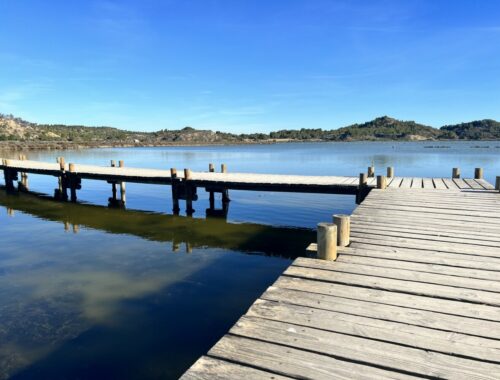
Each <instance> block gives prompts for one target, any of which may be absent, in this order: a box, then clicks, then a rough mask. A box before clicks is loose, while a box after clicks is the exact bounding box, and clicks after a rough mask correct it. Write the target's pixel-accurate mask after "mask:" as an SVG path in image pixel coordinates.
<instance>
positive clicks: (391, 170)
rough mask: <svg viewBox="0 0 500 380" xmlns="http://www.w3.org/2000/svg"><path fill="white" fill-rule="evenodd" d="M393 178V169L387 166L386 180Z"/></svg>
mask: <svg viewBox="0 0 500 380" xmlns="http://www.w3.org/2000/svg"><path fill="white" fill-rule="evenodd" d="M393 177H394V167H392V166H388V167H387V178H393Z"/></svg>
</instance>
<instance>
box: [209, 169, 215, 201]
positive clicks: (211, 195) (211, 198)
mask: <svg viewBox="0 0 500 380" xmlns="http://www.w3.org/2000/svg"><path fill="white" fill-rule="evenodd" d="M208 172H209V173H213V172H215V167H214V164H212V163H210V164H208ZM208 199H209V202H210V209H211V210H213V209H215V195H214V192H213V191H210V193H209V197H208Z"/></svg>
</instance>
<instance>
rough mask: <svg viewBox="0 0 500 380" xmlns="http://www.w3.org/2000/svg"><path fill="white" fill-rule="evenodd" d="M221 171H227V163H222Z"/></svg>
mask: <svg viewBox="0 0 500 380" xmlns="http://www.w3.org/2000/svg"><path fill="white" fill-rule="evenodd" d="M220 172H221V173H227V166H226V164H221V166H220Z"/></svg>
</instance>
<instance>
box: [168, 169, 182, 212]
mask: <svg viewBox="0 0 500 380" xmlns="http://www.w3.org/2000/svg"><path fill="white" fill-rule="evenodd" d="M170 179H171V181H172V204H173V205H172V211H173V212H174V215H179V212H180V210H181V208H180V207H179V187H178V183H179V179H178V178H177V169H176V168H170Z"/></svg>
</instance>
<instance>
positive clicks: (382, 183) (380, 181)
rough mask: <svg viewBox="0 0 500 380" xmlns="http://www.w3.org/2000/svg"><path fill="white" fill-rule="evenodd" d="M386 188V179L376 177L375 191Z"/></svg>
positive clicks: (379, 176) (381, 176)
mask: <svg viewBox="0 0 500 380" xmlns="http://www.w3.org/2000/svg"><path fill="white" fill-rule="evenodd" d="M386 188H387V178H386V177H385V176H383V175H378V176H377V189H381V190H385V189H386Z"/></svg>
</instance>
